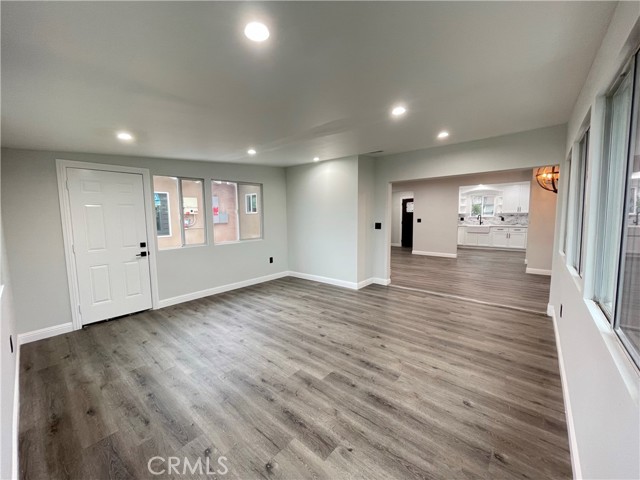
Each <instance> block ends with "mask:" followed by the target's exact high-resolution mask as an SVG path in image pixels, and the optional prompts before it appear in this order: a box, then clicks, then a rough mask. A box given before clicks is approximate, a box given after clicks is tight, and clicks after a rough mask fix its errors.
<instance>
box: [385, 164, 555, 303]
mask: <svg viewBox="0 0 640 480" xmlns="http://www.w3.org/2000/svg"><path fill="white" fill-rule="evenodd" d="M538 173H539V171H538V169H533V170H531V169H525V170H509V171H502V172H488V173H481V174H474V175H462V176H451V177H441V178H435V179H428V180H416V181H409V182H397V183H393V184H392V206H391V211H392V218H391V224H392V228H393V226H394V225H395V226H396V227H398V225H400V222H401V218H402V217H401V216H400V215H401V214H402V200H403V199H406V198H413V205H412V208H413V239H412V240H413V241H412V247H410V248H407V247H402V246H401V244H400V242H399V241H398V240H397V239H396V241H394V236H393V231H392V242H391V244H392V246H391V285H393V286H397V287H401V288H411V289H416V290H421V291H428V292H433V293H437V294H440V295H451V296H455V297H463V298H469V299H472V300H475V301H480V302H487V303H492V304H498V305H505V306H510V307H514V308H519V309H524V310H532V311H536V312H541V313H543V312H546V310H547V302H548V298H549V284H550V275H551V262H552V252H553V238H554V226H555V216H556V200H557V195H556V194H555V193H554V192H553V191H549V190H547V189H545V188H543V187H541V186H540V185H539V183H538V181H537V179H536V174H538ZM396 204H397V205H396ZM405 204H406V202H405ZM397 229H398V232H400V231H401V230H400V228H397Z"/></svg>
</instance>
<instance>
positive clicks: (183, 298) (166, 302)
mask: <svg viewBox="0 0 640 480" xmlns="http://www.w3.org/2000/svg"><path fill="white" fill-rule="evenodd" d="M288 276H289V272H287V271H284V272H278V273H274V274H271V275H264V276H262V277H256V278H250V279H249V280H242V281H241V282H236V283H229V284H227V285H221V286H219V287H213V288H207V289H206V290H200V291H197V292H193V293H186V294H184V295H178V296H176V297H170V298H165V299H162V300H160V301H159V302H158V307H157V308H164V307H168V306H171V305H177V304H179V303H184V302H190V301H191V300H197V299H198V298H203V297H208V296H210V295H216V294H218V293H224V292H228V291H230V290H236V289H238V288H243V287H250V286H251V285H257V284H258V283H264V282H269V281H271V280H277V279H278V278H283V277H288Z"/></svg>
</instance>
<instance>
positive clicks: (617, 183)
mask: <svg viewBox="0 0 640 480" xmlns="http://www.w3.org/2000/svg"><path fill="white" fill-rule="evenodd" d="M629 73H630V72H627V75H626V76H625V77H623V80H622V81H621V82H619V84H618V85H616V87H615V88H614V89H613V91H612V92H611V94H610V95H609V96H608V97H607V112H606V119H605V137H604V152H603V157H602V162H603V163H602V169H601V172H602V173H601V179H600V181H601V182H602V183H601V185H600V191H601V195H600V198H601V200H600V202H599V203H600V205H599V207H600V211H599V212H598V225H599V228H598V232H597V234H598V238H597V242H598V246H597V250H596V251H597V252H598V254H597V258H596V261H597V269H598V270H597V273H598V274H597V275H596V288H595V301H596V302H597V303H598V305H600V308H601V309H602V311H603V312H604V313H605V315H606V316H607V318H608V319H609V320H610V321H611V320H612V319H613V313H614V311H613V310H614V308H613V303H614V299H615V290H616V283H617V278H618V263H619V260H620V258H619V255H618V251H619V249H620V241H621V236H622V222H623V220H624V218H623V217H624V215H623V211H624V187H625V172H626V169H627V159H628V145H629V132H630V123H631V104H632V93H633V75H630V74H629ZM634 203H635V190H634V189H633V188H631V190H630V203H629V205H628V211H629V212H630V214H633V212H634V210H633V207H634V206H635V204H634Z"/></svg>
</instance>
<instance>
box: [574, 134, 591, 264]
mask: <svg viewBox="0 0 640 480" xmlns="http://www.w3.org/2000/svg"><path fill="white" fill-rule="evenodd" d="M578 153H579V157H578V162H577V165H576V176H575V181H576V185H575V190H574V194H575V197H574V215H573V226H572V235H573V237H572V238H573V242H572V256H571V265H572V266H573V267H574V268H575V269H576V270H577V271H578V273H579V274H580V275H582V267H583V262H582V260H583V247H584V240H585V235H584V225H585V222H584V216H585V208H584V202H585V187H586V184H587V172H588V170H589V130H587V132H586V133H585V134H584V136H583V137H582V139H581V140H580V144H579V152H578Z"/></svg>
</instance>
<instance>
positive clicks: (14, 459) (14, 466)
mask: <svg viewBox="0 0 640 480" xmlns="http://www.w3.org/2000/svg"><path fill="white" fill-rule="evenodd" d="M19 417H20V344H19V343H18V345H16V376H15V382H14V386H13V418H12V419H11V428H12V429H13V430H11V478H12V479H17V478H18V418H19Z"/></svg>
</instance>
